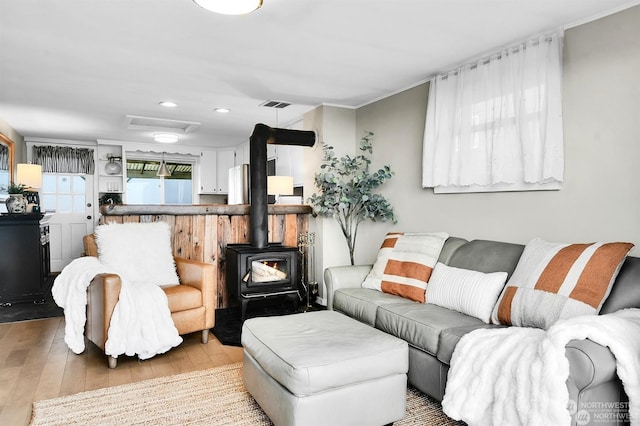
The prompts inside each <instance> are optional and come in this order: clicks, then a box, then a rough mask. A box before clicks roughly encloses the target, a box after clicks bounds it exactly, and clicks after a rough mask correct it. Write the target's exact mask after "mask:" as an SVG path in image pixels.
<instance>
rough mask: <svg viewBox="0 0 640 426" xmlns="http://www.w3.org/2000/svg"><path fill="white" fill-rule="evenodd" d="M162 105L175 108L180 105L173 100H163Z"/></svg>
mask: <svg viewBox="0 0 640 426" xmlns="http://www.w3.org/2000/svg"><path fill="white" fill-rule="evenodd" d="M160 105H162V106H163V107H168V108H175V107H177V106H178V104H177V103H175V102H171V101H162V102H160Z"/></svg>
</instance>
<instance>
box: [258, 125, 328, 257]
mask: <svg viewBox="0 0 640 426" xmlns="http://www.w3.org/2000/svg"><path fill="white" fill-rule="evenodd" d="M315 142H316V134H315V132H312V131H308V130H291V129H278V128H272V127H269V126H267V125H266V124H262V123H259V124H256V125H255V127H254V128H253V133H252V134H251V138H250V139H249V172H250V173H249V174H250V189H251V201H250V209H249V215H250V216H249V221H250V227H251V230H250V241H251V246H252V247H257V248H265V247H267V246H268V245H269V222H268V219H269V215H268V212H267V207H268V199H267V144H275V145H298V146H313V145H314V144H315Z"/></svg>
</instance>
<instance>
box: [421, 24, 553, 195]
mask: <svg viewBox="0 0 640 426" xmlns="http://www.w3.org/2000/svg"><path fill="white" fill-rule="evenodd" d="M562 38H563V35H562V33H557V34H553V35H546V36H543V37H540V38H539V39H536V40H531V41H528V42H526V43H523V44H521V45H519V46H514V47H511V48H509V49H505V50H503V51H502V52H499V53H497V54H495V55H493V56H492V57H490V58H488V59H483V60H482V61H480V62H478V63H474V64H468V65H464V66H462V67H460V68H458V69H456V70H454V71H452V72H450V73H448V74H447V75H440V76H437V77H435V78H434V79H432V80H431V84H430V89H429V100H428V105H427V117H426V125H425V134H424V149H423V177H422V185H423V187H425V188H435V187H440V186H445V187H450V186H459V187H465V186H491V185H502V186H504V185H503V184H521V183H527V184H530V183H539V184H546V183H559V182H562V179H563V173H564V158H563V139H562Z"/></svg>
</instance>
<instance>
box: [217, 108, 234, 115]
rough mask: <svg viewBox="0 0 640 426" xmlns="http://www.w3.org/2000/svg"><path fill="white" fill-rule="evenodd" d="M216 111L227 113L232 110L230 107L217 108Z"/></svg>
mask: <svg viewBox="0 0 640 426" xmlns="http://www.w3.org/2000/svg"><path fill="white" fill-rule="evenodd" d="M214 111H215V112H219V113H220V114H226V113H228V112H230V111H231V110H230V109H229V108H216V109H214Z"/></svg>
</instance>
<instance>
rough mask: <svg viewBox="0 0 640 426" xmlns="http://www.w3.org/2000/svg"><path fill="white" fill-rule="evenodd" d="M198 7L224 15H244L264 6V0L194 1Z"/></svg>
mask: <svg viewBox="0 0 640 426" xmlns="http://www.w3.org/2000/svg"><path fill="white" fill-rule="evenodd" d="M193 1H194V2H195V3H196V4H197V5H198V6H200V7H202V8H204V9H207V10H209V11H211V12H215V13H221V14H223V15H244V14H245V13H249V12H253V11H254V10H256V9H258V8H260V6H262V0H193Z"/></svg>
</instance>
